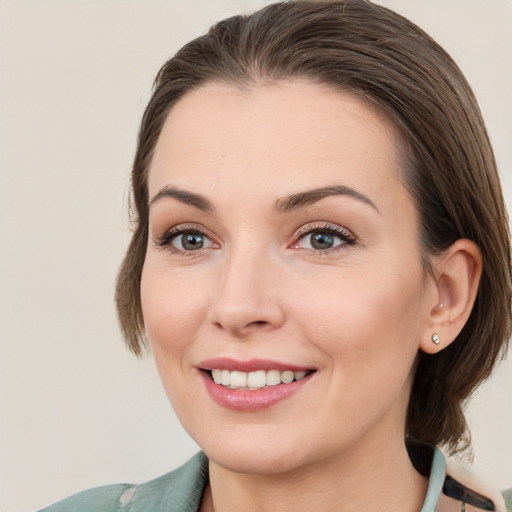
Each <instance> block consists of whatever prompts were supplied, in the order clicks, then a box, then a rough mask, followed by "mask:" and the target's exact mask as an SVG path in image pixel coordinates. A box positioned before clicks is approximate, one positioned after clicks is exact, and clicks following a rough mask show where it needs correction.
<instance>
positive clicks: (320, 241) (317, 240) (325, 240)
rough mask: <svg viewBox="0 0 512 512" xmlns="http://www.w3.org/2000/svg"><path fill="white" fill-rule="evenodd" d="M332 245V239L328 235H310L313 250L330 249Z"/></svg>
mask: <svg viewBox="0 0 512 512" xmlns="http://www.w3.org/2000/svg"><path fill="white" fill-rule="evenodd" d="M333 243H334V237H333V236H332V235H330V234H329V233H315V234H313V235H311V246H312V247H314V248H315V249H330V248H331V247H332V245H333Z"/></svg>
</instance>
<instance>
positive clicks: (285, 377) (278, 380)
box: [207, 369, 314, 390]
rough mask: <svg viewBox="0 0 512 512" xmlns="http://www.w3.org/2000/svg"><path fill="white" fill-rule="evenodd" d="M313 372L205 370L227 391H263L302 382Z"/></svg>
mask: <svg viewBox="0 0 512 512" xmlns="http://www.w3.org/2000/svg"><path fill="white" fill-rule="evenodd" d="M313 371H314V370H304V371H298V372H295V371H292V370H284V371H279V370H256V371H252V372H241V371H230V370H222V369H212V370H207V373H208V374H209V375H210V378H211V379H212V380H213V381H214V382H215V384H219V385H220V386H224V387H226V388H229V389H243V390H257V389H265V388H268V387H272V386H278V385H279V384H291V383H292V382H295V381H299V380H302V379H303V378H305V377H307V376H308V375H310V374H311V373H312V372H313Z"/></svg>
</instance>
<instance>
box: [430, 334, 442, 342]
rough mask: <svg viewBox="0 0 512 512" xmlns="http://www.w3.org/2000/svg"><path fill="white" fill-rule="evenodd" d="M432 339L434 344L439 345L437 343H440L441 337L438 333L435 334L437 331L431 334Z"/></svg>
mask: <svg viewBox="0 0 512 512" xmlns="http://www.w3.org/2000/svg"><path fill="white" fill-rule="evenodd" d="M432 341H433V342H434V343H435V344H436V345H439V343H441V338H440V337H439V334H437V332H435V333H434V334H432Z"/></svg>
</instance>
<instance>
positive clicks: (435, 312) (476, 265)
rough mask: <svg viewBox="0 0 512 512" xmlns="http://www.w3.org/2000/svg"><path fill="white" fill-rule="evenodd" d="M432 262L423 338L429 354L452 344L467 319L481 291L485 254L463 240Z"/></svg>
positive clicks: (421, 342) (424, 347)
mask: <svg viewBox="0 0 512 512" xmlns="http://www.w3.org/2000/svg"><path fill="white" fill-rule="evenodd" d="M433 264H434V279H433V281H434V282H433V285H434V293H433V294H432V302H431V304H430V306H431V309H430V314H429V316H428V320H427V329H425V331H424V333H423V335H422V338H421V341H420V348H421V349H422V350H423V351H424V352H427V353H428V354H435V353H436V352H439V351H440V350H443V349H444V348H446V347H447V346H448V345H450V343H452V342H453V341H454V340H455V338H456V337H457V335H458V334H459V333H460V331H461V330H462V328H463V327H464V325H465V323H466V322H467V320H468V318H469V315H470V314H471V310H472V309H473V304H474V303H475V299H476V294H477V292H478V284H479V282H480V276H481V274H482V255H481V252H480V249H479V248H478V246H477V245H476V244H475V243H474V242H472V241H471V240H466V239H460V240H457V241H456V242H455V243H454V244H453V245H452V246H451V247H450V248H449V249H447V250H446V251H445V252H443V254H441V255H439V256H437V257H435V258H434V261H433ZM435 334H437V337H438V338H437V341H438V343H436V342H435V341H434V340H435V338H434V335H435Z"/></svg>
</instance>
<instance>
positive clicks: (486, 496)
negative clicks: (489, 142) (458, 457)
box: [443, 460, 512, 512]
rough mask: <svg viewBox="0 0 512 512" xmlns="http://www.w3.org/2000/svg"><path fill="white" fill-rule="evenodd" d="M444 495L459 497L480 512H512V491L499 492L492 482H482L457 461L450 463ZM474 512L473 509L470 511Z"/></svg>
mask: <svg viewBox="0 0 512 512" xmlns="http://www.w3.org/2000/svg"><path fill="white" fill-rule="evenodd" d="M447 473H448V474H447V476H446V480H445V485H444V489H443V491H444V493H445V494H447V495H448V496H452V497H457V498H458V499H461V500H463V501H466V503H468V504H472V505H474V506H475V507H477V509H478V510H496V511H497V512H512V489H508V490H506V491H502V492H500V491H499V487H498V486H496V485H495V484H493V482H492V481H489V480H482V479H480V478H477V477H476V476H475V475H474V474H472V473H470V472H469V471H468V470H467V469H466V468H464V467H463V466H461V465H460V464H459V463H457V462H455V461H453V460H452V461H449V463H448V467H447ZM470 510H472V509H470Z"/></svg>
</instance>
